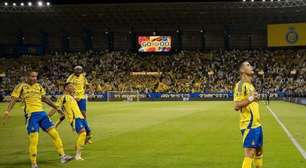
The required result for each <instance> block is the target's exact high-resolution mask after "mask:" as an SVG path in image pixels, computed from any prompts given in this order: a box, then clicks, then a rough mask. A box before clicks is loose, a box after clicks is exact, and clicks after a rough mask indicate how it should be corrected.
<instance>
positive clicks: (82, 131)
mask: <svg viewBox="0 0 306 168" xmlns="http://www.w3.org/2000/svg"><path fill="white" fill-rule="evenodd" d="M79 134H83V135H85V136H86V134H87V133H86V130H85V129H81V130H80V132H79Z"/></svg>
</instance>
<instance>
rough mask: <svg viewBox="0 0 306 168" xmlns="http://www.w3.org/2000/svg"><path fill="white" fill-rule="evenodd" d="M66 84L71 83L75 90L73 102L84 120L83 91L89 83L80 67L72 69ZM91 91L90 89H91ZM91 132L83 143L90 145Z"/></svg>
mask: <svg viewBox="0 0 306 168" xmlns="http://www.w3.org/2000/svg"><path fill="white" fill-rule="evenodd" d="M66 83H71V84H72V85H73V87H74V88H75V95H74V96H75V97H74V98H75V100H76V101H77V103H78V106H79V108H80V110H81V112H82V114H83V116H84V118H85V122H86V123H87V120H86V97H85V89H86V87H88V86H89V83H88V81H87V79H86V77H85V75H84V73H83V68H82V67H81V66H76V67H75V68H74V73H73V74H71V75H70V76H69V77H68V79H67V81H66ZM91 90H92V89H91ZM90 139H91V132H90V131H89V132H87V137H86V142H85V143H92V142H91V140H90Z"/></svg>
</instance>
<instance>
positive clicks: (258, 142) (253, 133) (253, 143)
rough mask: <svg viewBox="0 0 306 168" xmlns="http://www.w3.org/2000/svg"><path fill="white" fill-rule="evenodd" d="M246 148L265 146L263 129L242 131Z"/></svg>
mask: <svg viewBox="0 0 306 168" xmlns="http://www.w3.org/2000/svg"><path fill="white" fill-rule="evenodd" d="M241 133H242V137H243V147H244V148H261V147H262V145H263V132H262V127H257V128H251V129H243V130H241Z"/></svg>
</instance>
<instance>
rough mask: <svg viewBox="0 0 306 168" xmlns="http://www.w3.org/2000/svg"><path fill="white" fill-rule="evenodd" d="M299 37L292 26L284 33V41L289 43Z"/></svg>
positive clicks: (293, 42) (292, 42) (294, 41)
mask: <svg viewBox="0 0 306 168" xmlns="http://www.w3.org/2000/svg"><path fill="white" fill-rule="evenodd" d="M298 39H299V34H298V32H297V31H295V30H294V28H293V27H289V29H288V32H287V33H286V41H287V42H288V43H289V44H295V43H296V42H297V41H298Z"/></svg>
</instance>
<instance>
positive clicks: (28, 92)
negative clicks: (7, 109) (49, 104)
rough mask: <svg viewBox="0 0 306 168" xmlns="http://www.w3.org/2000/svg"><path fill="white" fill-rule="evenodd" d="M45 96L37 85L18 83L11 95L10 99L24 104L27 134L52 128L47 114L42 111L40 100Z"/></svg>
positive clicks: (42, 89)
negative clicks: (40, 129)
mask: <svg viewBox="0 0 306 168" xmlns="http://www.w3.org/2000/svg"><path fill="white" fill-rule="evenodd" d="M45 94H46V92H45V89H44V88H43V87H42V86H41V85H40V84H39V83H35V84H33V85H30V84H27V83H20V84H18V85H17V86H16V87H15V89H14V90H13V92H12V93H11V96H12V97H15V98H21V99H22V100H23V102H24V112H25V117H26V119H27V131H28V134H30V133H33V132H38V131H39V128H42V129H43V130H44V131H47V130H48V129H50V128H52V127H53V126H54V125H53V123H52V121H51V120H50V119H49V117H48V115H47V113H46V112H45V111H44V110H43V103H42V100H41V99H42V96H44V95H45Z"/></svg>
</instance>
